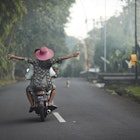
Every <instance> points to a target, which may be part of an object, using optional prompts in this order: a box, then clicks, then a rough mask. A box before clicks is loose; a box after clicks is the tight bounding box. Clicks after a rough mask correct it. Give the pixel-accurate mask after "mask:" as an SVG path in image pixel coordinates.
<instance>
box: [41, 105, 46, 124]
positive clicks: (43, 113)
mask: <svg viewBox="0 0 140 140" xmlns="http://www.w3.org/2000/svg"><path fill="white" fill-rule="evenodd" d="M40 120H41V121H42V122H44V121H45V112H44V107H40Z"/></svg>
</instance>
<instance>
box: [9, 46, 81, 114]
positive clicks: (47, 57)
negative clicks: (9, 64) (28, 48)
mask: <svg viewBox="0 0 140 140" xmlns="http://www.w3.org/2000/svg"><path fill="white" fill-rule="evenodd" d="M78 55H79V53H74V54H71V55H68V56H64V57H58V58H53V56H54V52H53V50H51V49H49V48H47V47H45V46H42V47H41V48H40V49H39V50H37V51H36V52H35V56H36V60H32V59H29V58H26V57H19V56H15V55H12V54H8V58H9V59H17V60H25V61H27V62H28V63H30V64H32V65H33V66H34V74H33V77H32V82H31V87H32V89H33V88H38V87H42V86H43V87H45V88H46V89H47V90H51V91H52V92H51V97H50V100H49V106H55V105H54V104H53V100H54V96H55V93H56V92H55V91H56V87H55V85H53V83H52V79H51V77H50V74H49V69H50V67H51V66H52V65H53V64H55V63H59V62H61V61H62V60H66V59H70V58H73V57H77V56H78ZM44 78H45V79H46V81H45V83H43V79H44ZM56 108H57V107H56ZM33 109H34V104H31V108H30V112H31V111H33Z"/></svg>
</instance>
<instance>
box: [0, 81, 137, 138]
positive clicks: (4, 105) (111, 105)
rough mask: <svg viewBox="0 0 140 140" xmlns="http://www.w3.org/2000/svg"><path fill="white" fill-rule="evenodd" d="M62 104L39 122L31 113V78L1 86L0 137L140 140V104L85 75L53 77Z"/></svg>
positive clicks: (56, 100)
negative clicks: (68, 80)
mask: <svg viewBox="0 0 140 140" xmlns="http://www.w3.org/2000/svg"><path fill="white" fill-rule="evenodd" d="M54 83H55V84H56V86H57V95H56V98H55V104H57V105H58V106H59V108H58V109H57V110H56V111H55V112H54V113H53V114H51V115H49V116H48V118H46V121H45V122H40V119H39V117H38V116H37V115H36V114H35V113H28V110H29V103H28V101H27V98H26V96H25V93H24V91H25V87H26V86H27V85H28V82H19V83H17V84H12V85H8V86H5V87H1V88H0V140H9V139H12V140H49V139H50V140H139V139H140V105H139V104H137V103H134V102H131V101H128V100H126V99H123V98H122V97H119V96H117V95H111V94H109V93H107V92H105V91H104V90H103V89H100V88H97V87H95V86H93V85H92V84H90V83H88V82H87V81H84V80H82V79H76V78H73V79H71V86H70V88H66V84H65V83H66V79H63V78H58V79H56V80H55V81H54Z"/></svg>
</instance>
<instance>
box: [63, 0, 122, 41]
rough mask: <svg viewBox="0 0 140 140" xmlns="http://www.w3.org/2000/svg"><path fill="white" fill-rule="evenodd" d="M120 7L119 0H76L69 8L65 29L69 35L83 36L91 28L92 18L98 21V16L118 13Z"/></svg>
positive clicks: (103, 16) (107, 16)
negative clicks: (68, 17)
mask: <svg viewBox="0 0 140 140" xmlns="http://www.w3.org/2000/svg"><path fill="white" fill-rule="evenodd" d="M121 9H122V2H121V1H120V0H76V3H75V4H73V6H72V8H70V12H71V14H70V17H71V18H70V19H69V23H67V24H66V28H65V31H66V33H67V34H68V35H70V36H74V37H77V38H85V37H86V35H87V32H88V31H90V30H91V29H92V28H93V19H94V20H95V22H97V21H99V19H100V17H102V18H103V19H105V17H106V19H107V18H109V17H110V16H113V15H114V14H119V13H120V12H121ZM86 19H87V22H85V21H86Z"/></svg>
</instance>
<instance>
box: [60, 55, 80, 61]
mask: <svg viewBox="0 0 140 140" xmlns="http://www.w3.org/2000/svg"><path fill="white" fill-rule="evenodd" d="M78 55H79V53H74V54H71V55H67V56H63V57H61V58H62V60H65V59H69V58H72V57H77V56H78Z"/></svg>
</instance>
